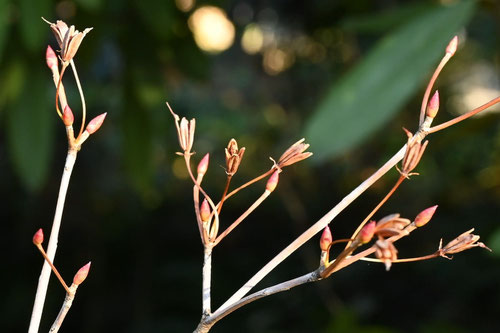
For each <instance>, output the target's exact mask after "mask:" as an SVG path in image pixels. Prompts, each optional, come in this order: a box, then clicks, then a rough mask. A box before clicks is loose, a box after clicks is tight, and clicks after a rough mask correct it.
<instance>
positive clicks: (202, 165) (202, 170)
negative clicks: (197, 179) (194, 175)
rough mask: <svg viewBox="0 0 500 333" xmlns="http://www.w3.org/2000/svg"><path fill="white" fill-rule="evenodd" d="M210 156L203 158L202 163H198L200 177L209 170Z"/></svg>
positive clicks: (206, 155)
mask: <svg viewBox="0 0 500 333" xmlns="http://www.w3.org/2000/svg"><path fill="white" fill-rule="evenodd" d="M209 158H210V155H209V154H208V153H207V154H205V156H203V158H202V159H201V161H200V163H198V170H197V172H198V176H202V175H204V174H205V173H206V172H207V170H208V161H209Z"/></svg>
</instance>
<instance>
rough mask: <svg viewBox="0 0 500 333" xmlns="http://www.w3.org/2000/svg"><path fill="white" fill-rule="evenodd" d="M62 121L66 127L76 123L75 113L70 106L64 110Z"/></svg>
mask: <svg viewBox="0 0 500 333" xmlns="http://www.w3.org/2000/svg"><path fill="white" fill-rule="evenodd" d="M62 121H63V123H64V125H65V126H72V125H73V122H74V121H75V117H74V116H73V112H72V111H71V108H70V107H69V105H66V107H65V108H64V110H63V114H62Z"/></svg>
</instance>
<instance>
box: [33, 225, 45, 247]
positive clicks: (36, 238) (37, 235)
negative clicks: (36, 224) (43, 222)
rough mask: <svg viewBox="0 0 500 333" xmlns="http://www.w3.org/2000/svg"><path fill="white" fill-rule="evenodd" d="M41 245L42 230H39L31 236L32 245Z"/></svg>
mask: <svg viewBox="0 0 500 333" xmlns="http://www.w3.org/2000/svg"><path fill="white" fill-rule="evenodd" d="M42 243H43V230H42V228H40V229H38V231H37V232H36V233H35V235H34V236H33V244H35V245H41V244H42Z"/></svg>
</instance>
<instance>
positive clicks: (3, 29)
mask: <svg viewBox="0 0 500 333" xmlns="http://www.w3.org/2000/svg"><path fill="white" fill-rule="evenodd" d="M8 23H9V1H8V0H0V60H2V55H3V49H4V45H5V42H6V40H7V32H8Z"/></svg>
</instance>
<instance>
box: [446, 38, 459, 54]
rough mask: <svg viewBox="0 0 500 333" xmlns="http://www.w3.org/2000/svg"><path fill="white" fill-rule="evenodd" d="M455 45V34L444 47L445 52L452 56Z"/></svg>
mask: <svg viewBox="0 0 500 333" xmlns="http://www.w3.org/2000/svg"><path fill="white" fill-rule="evenodd" d="M457 46H458V37H457V36H455V37H453V38H452V40H451V41H450V43H449V44H448V46H447V47H446V53H448V54H449V55H450V56H453V55H454V54H455V52H457Z"/></svg>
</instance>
